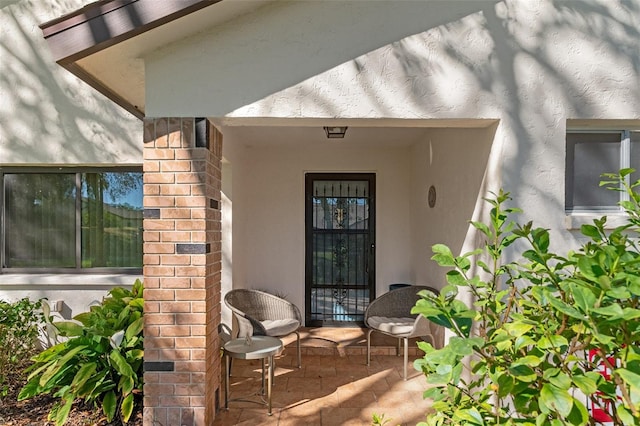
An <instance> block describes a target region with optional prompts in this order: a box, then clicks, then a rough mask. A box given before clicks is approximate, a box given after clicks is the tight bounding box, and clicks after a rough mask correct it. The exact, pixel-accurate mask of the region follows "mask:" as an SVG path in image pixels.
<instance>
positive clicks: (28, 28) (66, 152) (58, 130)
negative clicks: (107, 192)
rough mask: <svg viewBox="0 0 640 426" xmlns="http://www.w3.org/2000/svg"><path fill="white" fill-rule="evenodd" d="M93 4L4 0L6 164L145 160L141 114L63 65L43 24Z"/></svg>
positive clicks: (0, 49) (0, 52) (0, 57)
mask: <svg viewBox="0 0 640 426" xmlns="http://www.w3.org/2000/svg"><path fill="white" fill-rule="evenodd" d="M87 3H90V1H88V0H66V1H35V2H34V1H27V0H18V1H10V2H6V1H5V2H1V3H0V28H1V30H0V99H1V100H2V101H1V102H0V122H1V123H2V125H1V126H0V166H3V165H5V166H6V165H20V164H24V165H29V164H142V142H141V141H142V126H141V124H140V121H139V120H137V119H136V118H135V117H133V116H132V115H130V114H129V113H127V112H126V111H124V110H123V109H122V108H120V107H118V106H117V105H115V104H114V103H112V102H111V101H109V100H107V99H106V98H105V97H104V96H102V95H101V94H99V93H98V92H97V91H95V90H94V89H93V88H91V87H89V86H88V85H87V84H86V83H84V82H81V81H80V80H78V79H77V78H76V77H74V76H73V75H72V74H71V73H69V72H68V71H66V70H65V69H63V68H62V67H61V66H59V65H57V64H56V63H55V62H54V61H53V60H52V59H51V55H50V53H49V50H48V47H47V46H46V44H45V41H44V38H43V36H42V31H41V30H40V28H39V27H38V25H39V24H41V23H43V22H46V21H49V20H51V19H54V18H57V17H60V16H62V15H64V14H66V13H69V12H71V11H73V10H75V9H79V8H80V7H82V6H83V5H85V4H87Z"/></svg>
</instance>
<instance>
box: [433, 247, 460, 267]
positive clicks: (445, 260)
mask: <svg viewBox="0 0 640 426" xmlns="http://www.w3.org/2000/svg"><path fill="white" fill-rule="evenodd" d="M431 249H432V251H433V252H434V253H435V254H434V255H433V256H432V257H431V259H432V260H435V261H436V262H437V263H438V265H440V266H456V262H455V260H454V257H453V253H451V250H450V249H449V247H447V246H445V245H444V244H435V245H434V246H433V247H432V248H431Z"/></svg>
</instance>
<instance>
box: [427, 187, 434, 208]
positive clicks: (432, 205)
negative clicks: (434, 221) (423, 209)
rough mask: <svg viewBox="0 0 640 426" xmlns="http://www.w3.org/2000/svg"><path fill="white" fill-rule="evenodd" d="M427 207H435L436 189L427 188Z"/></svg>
mask: <svg viewBox="0 0 640 426" xmlns="http://www.w3.org/2000/svg"><path fill="white" fill-rule="evenodd" d="M428 200H429V207H431V208H433V207H434V206H435V205H436V187H435V186H433V185H431V186H430V187H429V197H428Z"/></svg>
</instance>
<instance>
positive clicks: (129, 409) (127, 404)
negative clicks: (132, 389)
mask: <svg viewBox="0 0 640 426" xmlns="http://www.w3.org/2000/svg"><path fill="white" fill-rule="evenodd" d="M120 412H121V413H122V420H123V421H124V423H127V422H128V421H129V417H131V413H133V394H132V393H130V394H129V395H127V396H126V397H125V398H124V399H123V400H122V405H121V407H120Z"/></svg>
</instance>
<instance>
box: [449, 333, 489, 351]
mask: <svg viewBox="0 0 640 426" xmlns="http://www.w3.org/2000/svg"><path fill="white" fill-rule="evenodd" d="M483 342H484V341H483V340H482V339H480V340H478V339H477V338H476V339H463V338H460V337H452V338H451V339H450V340H449V347H450V348H451V350H452V351H453V353H455V354H456V355H459V356H467V355H471V354H473V347H474V345H478V344H482V343H483Z"/></svg>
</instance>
